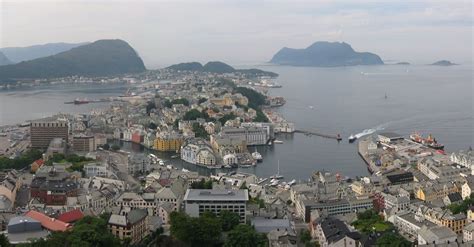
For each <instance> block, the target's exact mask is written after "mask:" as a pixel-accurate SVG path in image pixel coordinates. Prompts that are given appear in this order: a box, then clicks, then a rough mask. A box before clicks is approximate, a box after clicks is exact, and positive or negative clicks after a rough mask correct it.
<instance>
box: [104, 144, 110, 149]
mask: <svg viewBox="0 0 474 247" xmlns="http://www.w3.org/2000/svg"><path fill="white" fill-rule="evenodd" d="M102 148H103V149H104V150H109V149H110V145H109V144H108V143H106V144H104V145H102Z"/></svg>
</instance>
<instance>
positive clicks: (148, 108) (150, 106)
mask: <svg viewBox="0 0 474 247" xmlns="http://www.w3.org/2000/svg"><path fill="white" fill-rule="evenodd" d="M152 109H156V105H155V102H154V101H148V102H147V104H146V114H147V115H150V112H151V110H152Z"/></svg>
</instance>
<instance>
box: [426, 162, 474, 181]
mask: <svg viewBox="0 0 474 247" xmlns="http://www.w3.org/2000/svg"><path fill="white" fill-rule="evenodd" d="M418 170H420V171H421V172H422V173H423V174H425V175H426V176H427V177H429V178H430V179H432V180H435V179H439V178H444V179H448V180H452V179H455V178H459V176H460V175H461V174H465V175H470V174H471V168H470V167H469V168H467V167H459V166H455V165H447V164H446V165H443V164H442V163H440V162H437V161H435V160H433V159H431V158H423V159H421V160H419V161H418Z"/></svg>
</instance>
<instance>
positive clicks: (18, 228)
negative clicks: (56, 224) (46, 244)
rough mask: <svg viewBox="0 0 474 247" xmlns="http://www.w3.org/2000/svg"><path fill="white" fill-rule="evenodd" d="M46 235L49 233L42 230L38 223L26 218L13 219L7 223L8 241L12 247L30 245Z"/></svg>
mask: <svg viewBox="0 0 474 247" xmlns="http://www.w3.org/2000/svg"><path fill="white" fill-rule="evenodd" d="M48 235H49V232H48V231H45V230H43V228H42V226H41V222H40V221H38V220H35V219H33V218H30V217H27V216H17V217H13V218H11V219H10V221H9V222H8V226H7V236H8V241H9V242H10V244H13V245H17V244H23V243H30V242H32V241H35V240H39V239H41V238H46V236H48Z"/></svg>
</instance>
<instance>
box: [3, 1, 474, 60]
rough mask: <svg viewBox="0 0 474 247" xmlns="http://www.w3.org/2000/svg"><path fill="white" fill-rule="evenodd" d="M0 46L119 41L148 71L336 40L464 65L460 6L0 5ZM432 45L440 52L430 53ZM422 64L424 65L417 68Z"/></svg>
mask: <svg viewBox="0 0 474 247" xmlns="http://www.w3.org/2000/svg"><path fill="white" fill-rule="evenodd" d="M0 4H1V6H0V7H1V9H2V10H1V12H0V13H1V17H0V18H1V19H0V21H1V22H0V34H1V35H0V36H1V38H0V46H3V47H4V46H26V45H33V44H38V43H47V42H59V41H64V42H81V41H93V40H97V39H102V38H122V39H124V40H127V41H128V42H129V43H130V44H131V45H132V46H134V47H135V48H136V49H137V50H138V52H139V53H140V54H141V56H142V57H143V58H144V60H145V62H146V64H147V65H148V66H151V67H155V66H164V65H167V64H170V63H175V62H180V61H188V60H197V61H203V62H205V61H208V60H224V61H228V62H231V63H246V62H262V61H268V60H269V59H270V58H271V56H272V55H273V54H274V53H275V52H276V51H278V50H279V49H280V48H281V47H284V46H287V47H296V48H302V47H306V46H308V45H310V44H311V43H313V42H314V41H317V40H330V41H346V42H348V43H350V44H351V45H353V47H354V48H355V49H357V50H361V51H373V52H376V53H378V54H379V55H381V56H382V57H383V58H393V59H404V60H411V61H416V60H423V61H421V62H427V61H431V60H433V59H435V58H438V57H442V58H447V59H452V60H455V61H461V60H462V61H465V60H471V59H472V27H473V20H472V3H471V2H470V1H416V2H414V1H383V2H379V1H329V0H325V1H290V0H288V1H250V0H249V1H112V0H106V1H105V0H103V1H47V2H46V1H33V2H31V1H20V2H18V1H15V2H1V3H0ZM440 48H442V49H440ZM425 60H427V61H425Z"/></svg>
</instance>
